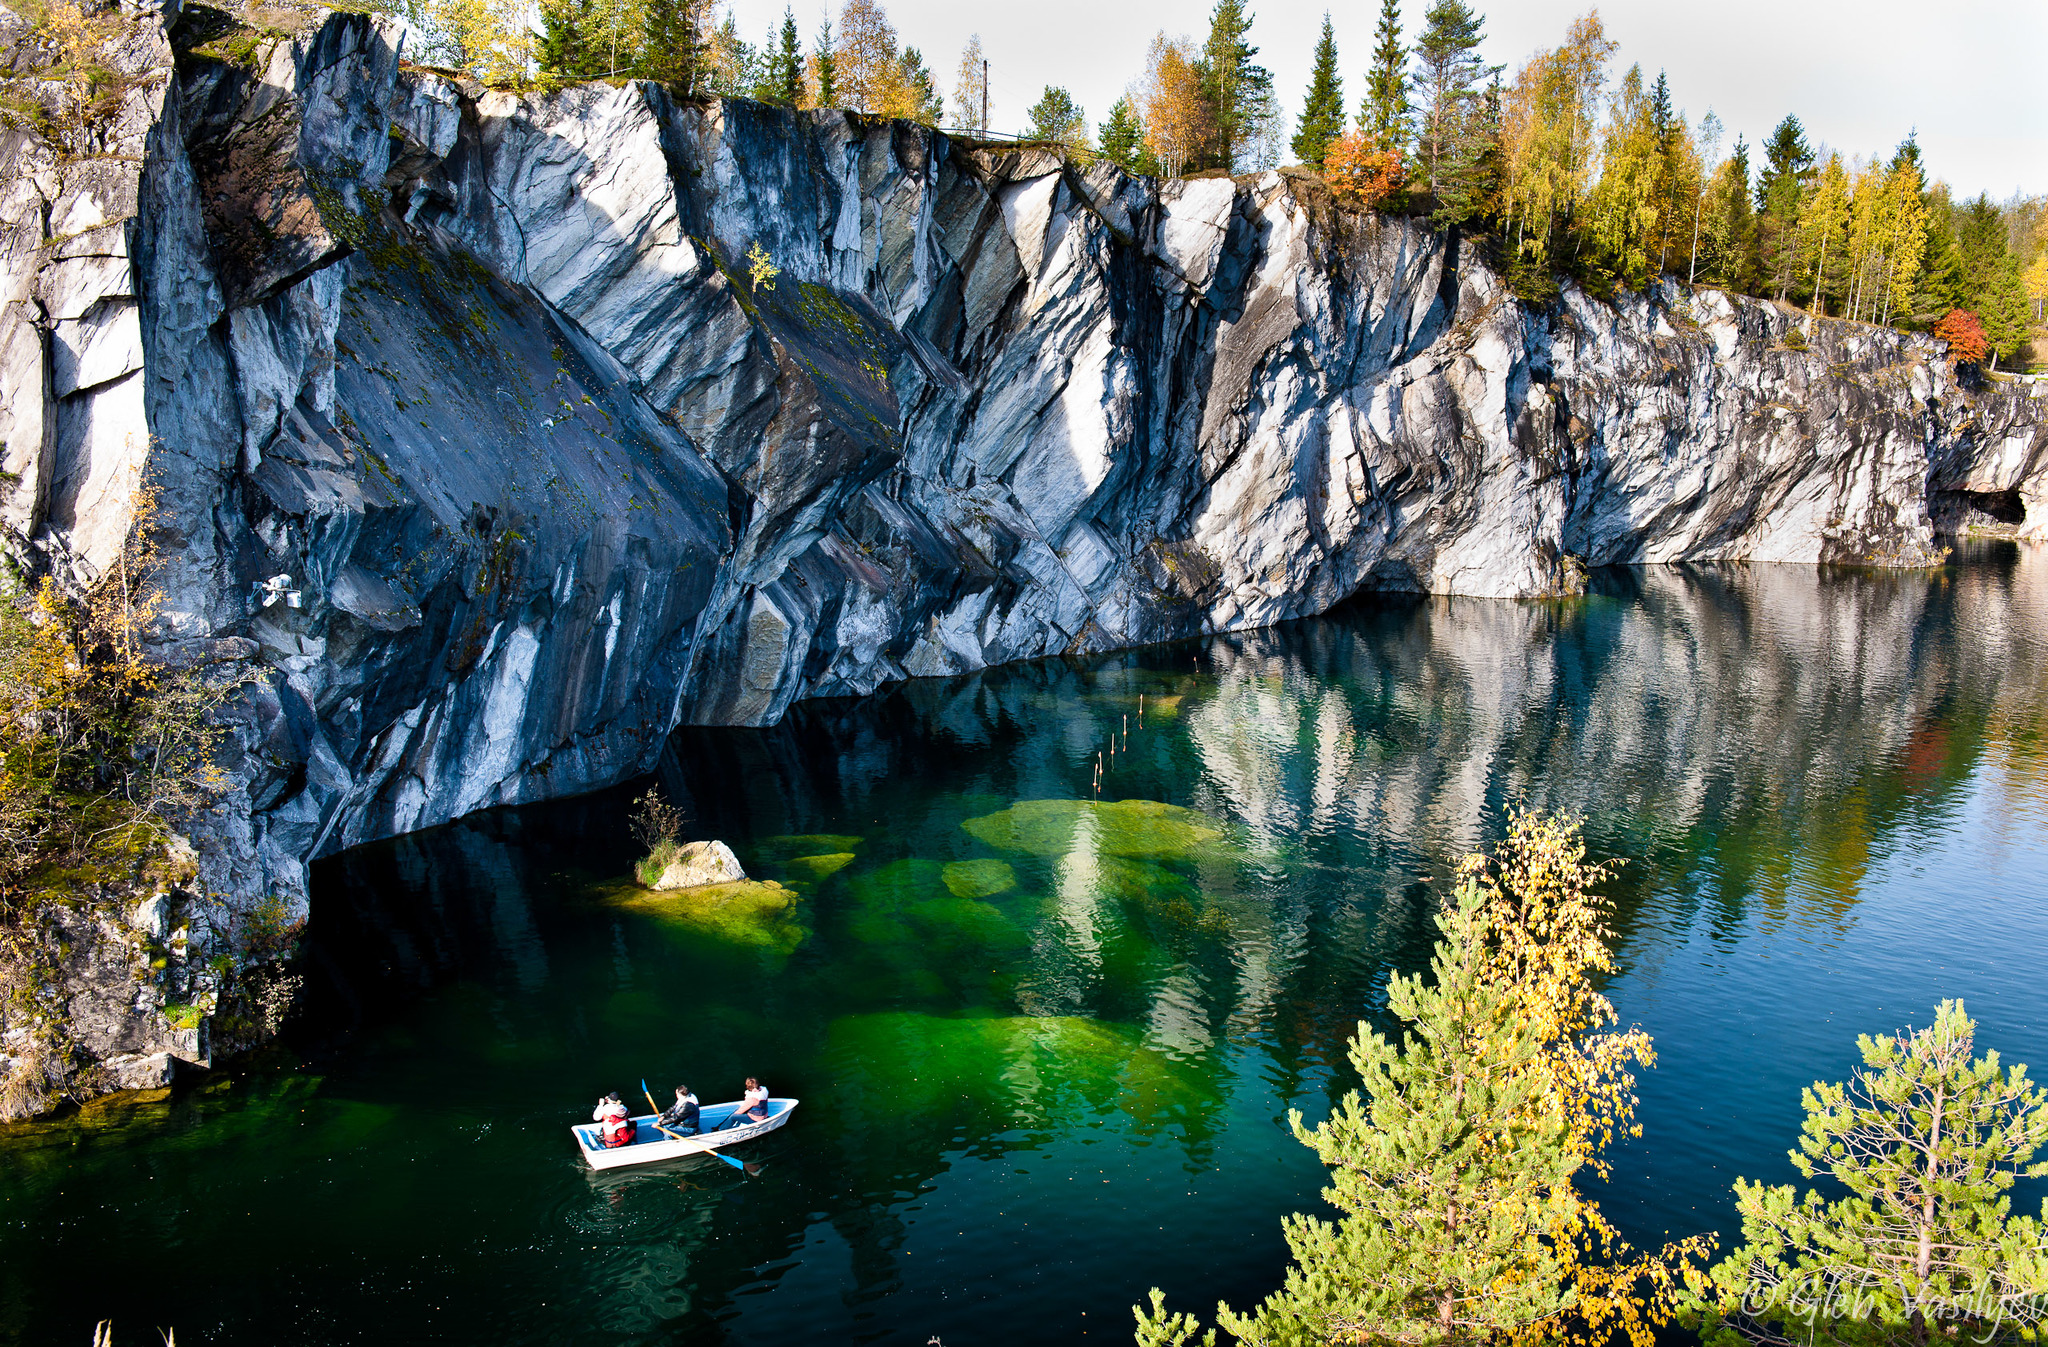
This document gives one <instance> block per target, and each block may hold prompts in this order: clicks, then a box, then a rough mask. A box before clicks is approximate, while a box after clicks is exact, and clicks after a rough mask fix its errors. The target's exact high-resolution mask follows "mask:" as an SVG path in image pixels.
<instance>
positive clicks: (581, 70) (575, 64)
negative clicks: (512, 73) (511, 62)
mask: <svg viewBox="0 0 2048 1347" xmlns="http://www.w3.org/2000/svg"><path fill="white" fill-rule="evenodd" d="M594 23H595V17H594V15H593V14H592V11H591V0H549V2H548V3H546V4H543V5H542V6H541V7H540V25H541V29H540V41H539V43H537V44H536V46H535V48H534V59H535V61H536V63H537V64H538V65H539V66H540V68H541V70H542V71H543V72H544V73H546V74H550V75H557V76H560V77H561V78H563V79H575V80H583V79H594V78H595V77H597V76H599V75H602V74H603V73H604V62H603V60H602V59H601V58H600V56H599V55H598V53H597V52H596V51H594V50H593V48H592V43H591V28H592V26H593V25H594Z"/></svg>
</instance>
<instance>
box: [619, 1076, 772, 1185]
mask: <svg viewBox="0 0 2048 1347" xmlns="http://www.w3.org/2000/svg"><path fill="white" fill-rule="evenodd" d="M640 1093H642V1094H644V1095H646V1096H647V1107H649V1108H651V1109H653V1110H654V1126H655V1130H656V1131H658V1132H660V1133H661V1134H662V1135H663V1136H665V1137H667V1138H668V1139H669V1140H671V1141H682V1140H684V1138H683V1137H679V1136H677V1135H676V1134H675V1133H674V1132H671V1131H669V1130H668V1129H667V1128H666V1127H663V1126H662V1125H661V1105H659V1104H657V1103H655V1102H654V1091H652V1090H650V1089H648V1088H647V1078H646V1077H645V1076H642V1077H641V1078H640ZM704 1154H706V1155H718V1152H717V1151H715V1150H713V1149H711V1148H710V1147H709V1146H706V1147H705V1148H704ZM718 1158H719V1159H721V1160H723V1161H725V1162H726V1163H727V1164H729V1165H731V1166H732V1167H733V1168H734V1169H737V1170H739V1171H740V1172H741V1173H742V1174H746V1173H751V1172H752V1171H750V1170H749V1169H748V1168H747V1167H746V1166H745V1165H743V1164H741V1163H740V1162H739V1161H737V1160H735V1159H733V1158H732V1157H731V1156H730V1155H718Z"/></svg>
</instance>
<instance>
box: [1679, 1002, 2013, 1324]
mask: <svg viewBox="0 0 2048 1347" xmlns="http://www.w3.org/2000/svg"><path fill="white" fill-rule="evenodd" d="M1975 1039H1976V1025H1975V1024H1974V1023H1972V1022H1971V1020H1970V1018H1969V1017H1968V1016H1967V1015H1966V1014H1965V1013H1964V1011H1963V1005H1962V1003H1961V1002H1960V1001H1945V1002H1943V1003H1942V1004H1941V1006H1940V1007H1939V1008H1938V1009H1937V1010H1936V1012H1935V1018H1934V1023H1933V1024H1932V1025H1931V1026H1930V1027H1928V1028H1925V1029H1921V1030H1917V1031H1909V1032H1907V1033H1905V1034H1902V1035H1900V1036H1898V1037H1896V1038H1894V1037H1892V1036H1890V1035H1880V1036H1879V1037H1877V1038H1874V1039H1873V1038H1871V1037H1869V1036H1868V1035H1865V1036H1863V1037H1861V1038H1859V1039H1857V1048H1858V1049H1859V1051H1860V1052H1861V1054H1862V1057H1863V1065H1862V1066H1861V1067H1860V1068H1859V1069H1858V1070H1857V1071H1856V1072H1855V1073H1854V1074H1853V1075H1852V1076H1851V1077H1850V1079H1849V1081H1848V1082H1847V1083H1846V1084H1837V1085H1828V1084H1816V1085H1814V1086H1813V1087H1812V1088H1811V1089H1809V1090H1807V1091H1806V1092H1805V1094H1804V1099H1803V1102H1804V1105H1805V1109H1806V1123H1805V1126H1804V1127H1803V1129H1802V1132H1801V1136H1800V1138H1799V1149H1798V1150H1797V1151H1795V1152H1793V1153H1792V1163H1793V1165H1794V1166H1796V1167H1797V1168H1798V1170H1799V1173H1800V1174H1801V1175H1802V1176H1803V1177H1805V1178H1808V1179H1812V1178H1815V1177H1817V1176H1822V1175H1825V1176H1826V1177H1828V1178H1829V1179H1832V1180H1833V1181H1834V1182H1835V1183H1836V1184H1839V1185H1840V1187H1841V1188H1842V1189H1846V1190H1847V1195H1846V1196H1843V1197H1835V1198H1827V1197H1824V1196H1823V1195H1822V1194H1821V1193H1818V1192H1814V1191H1811V1190H1809V1191H1808V1192H1806V1193H1805V1194H1804V1195H1803V1196H1796V1195H1795V1193H1794V1189H1793V1185H1791V1184H1785V1185H1783V1186H1780V1187H1771V1186H1768V1185H1765V1184H1762V1183H1750V1182H1748V1181H1747V1180H1744V1179H1737V1180H1736V1181H1735V1195H1736V1205H1737V1208H1738V1209H1739V1210H1740V1212H1741V1215H1742V1239H1743V1244H1742V1247H1741V1248H1738V1249H1736V1250H1735V1251H1734V1252H1733V1253H1732V1254H1730V1255H1729V1256H1728V1257H1727V1258H1726V1259H1724V1260H1723V1261H1721V1262H1720V1263H1717V1264H1716V1265H1715V1266H1714V1268H1713V1269H1712V1272H1711V1282H1710V1283H1708V1284H1707V1285H1706V1286H1705V1287H1704V1288H1703V1294H1702V1296H1701V1300H1700V1304H1699V1307H1698V1308H1699V1313H1700V1316H1701V1319H1702V1325H1701V1327H1702V1329H1703V1332H1702V1336H1703V1337H1704V1338H1705V1339H1706V1340H1707V1342H1708V1343H1709V1344H1712V1345H1713V1347H1721V1345H1722V1344H1727V1345H1728V1347H1739V1345H1740V1344H1745V1343H1748V1342H1782V1341H1784V1340H1786V1338H1788V1337H1789V1338H1792V1339H1794V1340H1796V1341H1799V1342H1814V1343H1845V1344H1847V1343H1855V1344H1873V1345H1875V1344H1885V1343H1899V1344H1905V1343H1925V1342H1927V1341H1928V1340H1929V1338H1930V1336H1936V1337H1939V1338H1940V1339H1941V1340H1949V1339H1955V1340H1958V1341H1970V1342H1980V1343H1983V1342H1991V1341H1994V1340H1998V1339H2000V1338H2007V1339H2010V1338H2014V1337H2018V1336H2021V1335H2022V1334H2024V1335H2025V1336H2027V1337H2029V1338H2031V1337H2032V1336H2033V1334H2032V1332H2031V1331H2030V1326H2031V1325H2033V1324H2035V1323H2037V1322H2038V1321H2039V1320H2040V1318H2041V1317H2042V1313H2043V1308H2044V1307H2043V1306H2042V1304H2041V1299H2040V1297H2041V1294H2042V1290H2043V1288H2044V1287H2048V1252H2044V1247H2048V1246H2044V1244H2043V1223H2042V1222H2038V1221H2035V1220H2033V1219H2032V1218H2029V1217H2024V1216H2018V1217H2016V1216H2013V1215H2011V1199H2010V1197H2009V1195H2008V1194H2009V1190H2010V1189H2011V1187H2012V1184H2013V1181H2014V1180H2015V1179H2018V1178H2029V1177H2036V1176H2039V1175H2041V1174H2043V1173H2048V1165H2044V1164H2041V1163H2037V1162H2035V1161H2034V1159H2033V1157H2034V1155H2035V1153H2036V1152H2037V1151H2039V1150H2040V1149H2041V1147H2042V1146H2043V1145H2044V1144H2048V1094H2044V1093H2043V1092H2042V1091H2041V1090H2039V1089H2037V1088H2035V1086H2034V1084H2033V1082H2032V1081H2030V1080H2028V1079H2027V1074H2026V1068H2025V1067H2024V1066H2015V1067H2013V1068H2012V1069H2011V1070H2006V1069H2005V1068H2004V1067H2002V1066H2001V1065H2000V1064H1999V1060H1998V1054H1997V1053H1995V1052H1994V1053H1987V1054H1986V1055H1984V1056H1983V1057H1973V1055H1972V1054H1973V1053H1974V1051H1975ZM2043 1214H2044V1218H2048V1208H2044V1213H2043Z"/></svg>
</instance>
